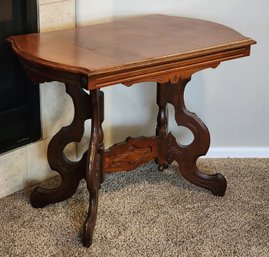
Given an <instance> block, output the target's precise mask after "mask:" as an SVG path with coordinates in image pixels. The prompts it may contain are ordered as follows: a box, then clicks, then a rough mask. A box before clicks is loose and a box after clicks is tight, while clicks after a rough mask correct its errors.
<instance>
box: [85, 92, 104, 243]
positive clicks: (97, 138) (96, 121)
mask: <svg viewBox="0 0 269 257" xmlns="http://www.w3.org/2000/svg"><path fill="white" fill-rule="evenodd" d="M100 95H101V92H99V90H98V89H96V90H93V91H91V94H90V97H91V103H92V108H93V114H92V128H91V138H90V143H89V150H88V159H87V171H86V181H87V188H88V191H89V194H90V197H89V210H88V216H87V218H86V220H85V222H84V225H83V245H84V246H85V247H90V246H91V244H92V236H93V230H94V227H95V223H96V217H97V206H98V194H99V188H100V184H101V183H102V180H103V161H102V158H103V131H102V121H103V119H102V118H101V115H102V114H101V112H102V111H103V106H102V105H101V101H100Z"/></svg>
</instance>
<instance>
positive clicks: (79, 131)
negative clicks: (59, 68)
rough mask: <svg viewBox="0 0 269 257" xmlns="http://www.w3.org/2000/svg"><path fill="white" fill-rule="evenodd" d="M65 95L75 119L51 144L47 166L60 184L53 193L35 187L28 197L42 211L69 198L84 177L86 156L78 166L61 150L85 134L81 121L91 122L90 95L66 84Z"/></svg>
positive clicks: (49, 190)
mask: <svg viewBox="0 0 269 257" xmlns="http://www.w3.org/2000/svg"><path fill="white" fill-rule="evenodd" d="M65 86H66V92H67V93H68V94H69V95H70V96H71V98H72V100H73V103H74V109H75V115H74V119H73V121H72V123H71V124H70V125H69V126H67V127H63V128H62V129H61V130H60V131H59V132H58V133H57V134H56V135H55V136H54V137H53V138H52V140H51V141H50V144H49V147H48V153H47V155H48V162H49V165H50V168H51V169H52V170H55V171H57V172H59V174H60V175H61V184H60V185H59V186H58V187H56V188H53V189H46V188H41V187H36V188H35V189H34V190H33V192H32V194H31V204H32V206H33V207H35V208H41V207H44V206H46V205H48V204H52V203H56V202H61V201H63V200H65V199H67V198H69V197H71V196H72V195H73V194H74V193H75V192H76V189H77V187H78V184H79V181H80V180H81V179H82V178H84V177H85V169H86V161H87V155H86V154H84V155H83V157H82V159H81V160H80V161H78V162H72V161H69V160H68V159H67V158H66V157H65V155H64V148H65V147H66V146H67V145H68V144H69V143H71V142H79V141H80V140H81V138H82V136H83V132H84V121H85V120H86V119H89V118H91V113H90V110H91V109H90V108H89V102H90V99H89V95H88V94H87V93H86V92H85V91H84V90H83V89H82V88H81V87H79V86H77V85H70V84H66V85H65Z"/></svg>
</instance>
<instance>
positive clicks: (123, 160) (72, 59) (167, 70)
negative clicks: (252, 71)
mask: <svg viewBox="0 0 269 257" xmlns="http://www.w3.org/2000/svg"><path fill="white" fill-rule="evenodd" d="M9 41H10V42H11V44H12V47H13V49H14V51H15V52H16V53H17V55H18V56H19V57H20V60H21V63H22V66H23V67H24V69H25V70H26V72H27V74H28V75H29V77H30V78H31V79H32V80H33V81H35V82H45V81H54V80H56V81H61V82H63V83H65V84H66V89H67V93H68V94H70V96H71V97H72V99H73V102H74V107H75V117H74V121H73V122H72V124H70V125H69V126H68V127H65V128H62V129H61V130H60V131H59V132H58V133H57V134H56V135H55V136H54V137H53V139H52V140H51V142H50V145H49V149H48V161H49V164H50V166H51V168H52V169H53V170H56V171H58V172H59V173H60V174H61V177H62V182H61V184H60V186H59V187H57V188H55V189H42V188H39V187H38V188H36V189H35V190H34V191H33V192H32V195H31V203H32V205H33V206H34V207H43V206H46V205H47V204H50V203H55V202H59V201H62V200H64V199H67V198H68V197H70V196H71V195H72V194H74V193H75V191H76V189H77V186H78V183H79V181H80V180H81V179H83V178H84V179H86V182H87V188H88V191H89V208H88V215H87V218H86V220H85V222H84V225H83V245H84V246H86V247H89V246H90V245H91V243H92V236H93V231H94V227H95V223H96V215H97V207H98V194H99V188H100V185H101V183H102V181H103V179H104V172H117V171H122V170H125V171H127V170H132V169H134V168H136V167H138V166H139V165H141V164H143V163H145V162H148V161H150V160H152V159H155V160H156V162H157V163H158V165H159V169H160V170H163V169H165V168H166V167H167V166H168V164H171V163H172V162H173V161H174V160H175V161H176V162H177V163H178V166H179V170H180V172H181V174H182V175H183V177H184V178H186V179H187V180H188V181H190V182H191V183H193V184H195V185H198V186H200V187H204V188H206V189H208V190H210V191H211V192H212V193H213V194H214V195H218V196H223V195H224V193H225V190H226V184H227V182H226V179H225V178H224V177H223V176H222V175H221V174H215V175H206V174H204V173H202V172H201V171H200V170H199V169H198V167H197V165H196V161H197V159H198V158H199V157H200V156H202V155H205V154H206V152H207V150H208V147H209V144H210V136H209V131H208V129H207V127H206V126H205V124H204V123H203V122H202V121H201V120H200V119H199V118H198V117H197V116H196V115H195V114H194V113H191V112H189V111H188V110H187V109H186V107H185V104H184V89H185V86H186V84H187V83H188V81H189V80H190V78H191V76H192V74H194V73H195V72H198V71H200V70H203V69H206V68H216V67H217V66H218V65H219V64H220V63H221V62H222V61H226V60H231V59H234V58H240V57H244V56H248V55H249V54H250V47H251V45H252V44H255V43H256V42H255V41H254V40H252V39H250V38H247V37H244V36H243V35H241V34H240V33H238V32H236V31H234V30H233V29H231V28H228V27H225V26H223V25H220V24H216V23H212V22H208V21H203V20H198V19H190V18H183V17H172V16H165V15H146V16H140V17H134V18H127V19H121V20H116V21H114V22H111V23H106V24H99V25H92V26H86V27H81V28H75V29H71V30H64V31H56V32H47V33H42V34H31V35H20V36H12V37H10V38H9ZM146 81H151V82H157V105H158V107H159V111H158V117H157V127H156V135H155V136H153V137H139V138H128V139H127V140H126V141H125V142H121V143H117V144H115V145H114V146H112V147H110V148H109V149H107V150H105V149H104V145H103V138H104V135H103V130H102V122H103V121H104V95H103V93H102V92H101V91H100V88H102V87H105V86H110V85H114V84H118V83H122V84H124V85H126V86H131V85H133V84H135V83H138V82H146ZM82 88H85V89H89V90H90V93H89V94H88V93H86V92H85V91H84V90H82ZM168 103H170V104H172V105H173V106H174V108H175V119H176V122H177V124H178V125H181V126H185V127H187V128H189V129H190V130H191V131H192V133H193V135H194V140H193V142H192V143H191V144H190V145H188V146H184V145H181V144H178V143H177V140H176V138H175V137H174V136H173V135H172V133H171V132H168V131H169V130H168V112H167V104H168ZM89 118H90V119H92V128H91V135H90V143H89V148H88V150H87V151H86V152H85V153H84V155H83V157H82V159H81V160H80V161H78V162H71V161H69V160H67V159H66V158H65V156H64V154H63V150H64V148H65V146H66V145H67V144H69V143H70V142H78V141H80V139H81V137H82V135H83V131H84V121H85V120H86V119H89Z"/></svg>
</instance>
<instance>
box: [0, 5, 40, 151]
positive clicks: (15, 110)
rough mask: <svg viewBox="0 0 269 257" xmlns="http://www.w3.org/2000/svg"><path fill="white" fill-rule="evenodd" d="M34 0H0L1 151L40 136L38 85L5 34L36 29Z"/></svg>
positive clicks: (21, 32)
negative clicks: (28, 73)
mask: <svg viewBox="0 0 269 257" xmlns="http://www.w3.org/2000/svg"><path fill="white" fill-rule="evenodd" d="M37 10H38V9H37V2H36V0H1V1H0V57H1V58H0V153H3V152H6V151H8V150H11V149H14V148H17V147H19V146H22V145H25V144H28V143H30V142H34V141H36V140H38V139H40V137H41V125H40V101H39V85H37V84H33V83H32V82H31V81H30V80H29V79H28V78H27V77H26V75H25V72H23V71H22V68H21V65H20V63H19V60H18V58H17V57H16V55H15V54H14V53H13V51H12V50H11V47H10V45H9V43H8V42H7V41H6V38H7V37H8V36H10V35H17V34H26V33H33V32H37V31H38V17H37Z"/></svg>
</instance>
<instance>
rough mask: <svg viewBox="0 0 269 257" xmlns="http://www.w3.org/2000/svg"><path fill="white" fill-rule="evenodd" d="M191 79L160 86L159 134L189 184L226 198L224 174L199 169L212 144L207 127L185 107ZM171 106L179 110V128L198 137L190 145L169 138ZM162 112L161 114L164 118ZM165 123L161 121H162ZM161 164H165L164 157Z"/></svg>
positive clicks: (168, 157)
mask: <svg viewBox="0 0 269 257" xmlns="http://www.w3.org/2000/svg"><path fill="white" fill-rule="evenodd" d="M189 81H190V78H188V79H183V80H180V81H179V82H177V83H175V84H171V83H166V84H161V85H158V90H159V91H162V94H160V95H159V96H158V98H160V99H159V103H161V104H159V106H160V107H161V108H160V111H159V116H160V117H161V119H160V118H159V117H158V127H157V128H159V129H157V132H158V133H159V136H160V141H161V142H160V149H162V150H161V152H163V153H166V161H167V163H169V164H171V163H172V161H174V160H175V161H176V162H177V163H178V166H179V170H180V172H181V174H182V176H183V177H184V178H185V179H186V180H188V181H189V182H191V183H193V184H195V185H197V186H200V187H203V188H206V189H208V190H210V191H211V192H212V194H214V195H217V196H223V195H224V194H225V191H226V186H227V182H226V179H225V178H224V176H223V175H221V174H215V175H206V174H204V173H202V172H200V170H199V169H198V168H197V166H196V161H197V159H198V158H199V157H200V156H202V155H205V154H206V153H207V151H208V148H209V144H210V135H209V131H208V129H207V127H206V126H205V124H204V123H203V122H202V121H201V120H200V119H199V118H198V117H197V116H196V115H195V114H194V113H192V112H190V111H188V110H187V109H186V107H185V104H184V89H185V86H186V84H187V83H188V82H189ZM167 103H171V104H172V105H173V106H174V108H175V119H176V122H177V124H178V125H181V126H185V127H187V128H188V129H190V130H191V131H192V133H193V135H194V140H193V142H192V143H191V144H190V145H181V144H178V143H177V141H176V138H175V137H174V136H173V135H172V133H171V132H170V133H168V134H167V135H166V136H164V135H165V133H166V132H165V131H166V120H167V117H166V116H165V115H164V113H165V111H164V110H165V106H166V104H167ZM160 113H161V115H160ZM159 120H161V122H160V121H159ZM161 165H164V161H163V158H162V163H161Z"/></svg>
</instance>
